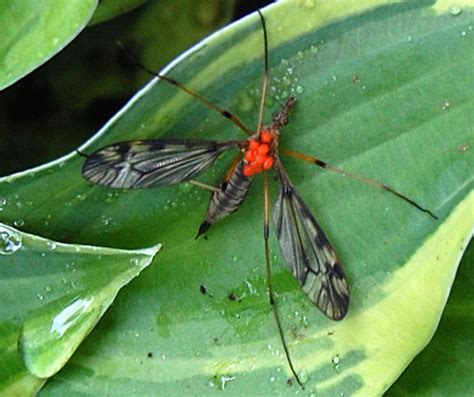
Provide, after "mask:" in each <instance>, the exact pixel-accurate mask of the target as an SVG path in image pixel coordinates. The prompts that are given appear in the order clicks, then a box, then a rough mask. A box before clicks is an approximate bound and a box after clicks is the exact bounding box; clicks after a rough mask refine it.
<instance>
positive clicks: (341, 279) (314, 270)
mask: <svg viewBox="0 0 474 397" xmlns="http://www.w3.org/2000/svg"><path fill="white" fill-rule="evenodd" d="M277 170H278V171H279V173H280V179H281V191H280V194H279V196H278V200H277V202H276V205H275V212H274V222H275V228H276V234H277V238H278V241H279V243H280V247H281V251H282V253H283V256H284V258H285V261H286V263H287V264H288V266H289V268H290V270H291V271H292V273H293V275H294V276H295V278H296V279H297V280H298V282H299V283H300V285H301V287H302V289H303V290H304V292H306V294H307V295H308V297H309V299H310V300H311V301H312V302H313V303H314V304H315V305H316V306H317V307H318V308H319V309H320V310H321V311H322V312H323V313H324V314H325V315H326V316H328V317H329V318H331V319H333V320H340V319H342V318H343V317H344V316H345V315H346V313H347V309H348V308H349V290H348V287H347V281H346V278H345V276H344V271H343V270H342V266H341V264H340V262H339V259H338V257H337V255H336V253H335V252H334V249H333V248H332V247H331V244H330V243H329V241H328V239H327V238H326V236H325V235H324V232H323V231H322V229H321V227H320V226H319V225H318V223H317V222H316V219H315V218H314V216H313V214H312V213H311V211H310V210H309V208H308V207H307V206H306V204H305V203H304V202H303V199H302V198H301V196H300V195H299V193H298V192H297V191H296V190H295V188H294V186H293V185H292V184H291V181H290V180H289V178H288V176H287V175H286V173H285V171H284V170H283V167H282V166H281V164H280V165H279V166H278V167H277Z"/></svg>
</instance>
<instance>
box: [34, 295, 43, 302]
mask: <svg viewBox="0 0 474 397" xmlns="http://www.w3.org/2000/svg"><path fill="white" fill-rule="evenodd" d="M36 298H37V299H38V300H40V301H42V300H43V299H44V296H43V295H41V294H36Z"/></svg>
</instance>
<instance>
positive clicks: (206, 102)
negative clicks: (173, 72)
mask: <svg viewBox="0 0 474 397" xmlns="http://www.w3.org/2000/svg"><path fill="white" fill-rule="evenodd" d="M117 44H118V45H119V47H120V48H121V49H122V50H123V52H124V53H125V54H126V55H127V57H128V59H130V61H131V62H132V63H133V64H134V65H136V66H138V67H139V68H140V69H142V70H143V71H145V72H146V73H148V74H150V75H152V76H155V77H158V78H159V79H161V80H164V81H166V82H168V83H170V84H172V85H174V86H175V87H177V88H179V89H180V90H182V91H184V92H186V93H187V94H189V95H191V96H193V97H194V98H196V99H197V100H198V101H200V102H201V103H202V104H204V105H205V106H207V107H208V108H209V109H212V110H214V111H216V112H218V113H220V114H221V115H222V116H223V117H225V118H226V119H229V120H230V121H232V122H233V123H234V124H235V125H236V126H237V127H239V128H240V129H241V130H242V131H243V132H245V133H246V134H247V135H252V133H253V132H252V131H251V130H249V129H248V128H247V127H246V126H245V125H244V123H242V122H241V121H240V120H239V119H238V118H237V117H236V116H234V115H233V114H232V113H230V112H229V111H228V110H225V109H222V108H220V107H219V106H217V105H215V104H214V103H212V102H211V101H210V100H209V99H207V98H205V97H203V96H202V95H199V94H198V93H197V92H194V91H193V90H190V89H189V88H187V87H186V86H184V85H183V84H181V83H180V82H178V81H176V80H175V79H173V78H171V77H168V76H164V75H162V74H159V73H156V72H154V71H153V70H151V69H148V68H147V67H146V66H145V65H143V64H141V63H140V62H139V61H138V60H137V59H136V58H135V57H134V56H133V55H132V54H131V53H130V52H129V51H128V50H127V49H126V48H125V46H124V45H123V44H122V43H121V42H118V43H117Z"/></svg>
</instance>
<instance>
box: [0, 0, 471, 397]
mask: <svg viewBox="0 0 474 397" xmlns="http://www.w3.org/2000/svg"><path fill="white" fill-rule="evenodd" d="M465 3H466V4H465V5H464V7H463V8H462V12H459V11H458V10H453V9H450V8H449V5H447V4H446V2H438V3H436V2H434V1H407V2H396V3H392V2H388V1H380V2H374V1H371V2H355V1H354V2H353V1H349V0H341V1H339V2H337V3H335V2H330V1H324V2H317V3H313V2H311V1H306V2H286V3H279V4H277V5H275V6H273V7H270V8H268V9H266V10H264V13H265V17H266V20H267V25H268V26H267V27H268V35H269V41H270V75H271V87H270V94H271V98H270V99H269V101H268V102H267V109H266V110H267V116H269V115H270V112H271V111H274V110H276V109H278V107H279V105H278V102H281V101H283V99H284V98H285V97H286V96H287V95H289V93H295V94H296V95H297V96H298V100H299V102H298V105H297V108H296V109H295V111H294V112H293V113H292V115H291V121H290V124H289V125H288V126H287V127H286V128H285V129H284V131H283V136H282V140H283V142H282V145H285V146H288V147H291V148H292V149H295V150H304V151H306V152H309V153H314V154H317V155H319V156H320V157H321V158H323V159H325V160H327V161H329V162H332V163H334V164H337V165H338V166H341V167H343V168H346V169H348V170H351V171H354V172H359V173H361V174H364V175H366V176H368V177H372V178H377V179H379V180H383V181H384V182H386V183H388V184H390V185H391V186H394V187H396V188H397V189H398V190H400V191H402V192H404V193H405V194H407V195H409V196H410V197H412V198H414V199H415V200H416V201H418V202H420V203H421V204H422V205H424V206H425V207H428V208H430V209H431V210H433V211H434V212H435V213H436V214H437V215H438V216H439V219H438V220H433V219H432V218H430V217H429V216H428V215H426V214H425V213H422V212H420V211H418V210H416V209H415V208H413V207H412V206H410V205H408V204H407V203H405V202H403V201H401V200H400V199H398V198H396V197H394V196H393V195H390V194H388V193H387V192H382V191H379V190H376V189H374V188H372V187H370V186H366V185H363V184H360V183H358V182H356V181H352V180H349V179H345V178H343V177H341V176H339V175H334V174H331V173H329V172H320V170H317V169H314V168H312V167H311V166H310V165H306V164H300V163H298V162H296V161H292V160H287V159H285V160H286V161H285V165H286V167H287V169H288V172H289V174H290V176H291V177H292V179H293V180H294V182H295V183H296V185H297V186H298V189H299V190H300V192H301V194H302V196H303V197H304V198H305V200H306V202H307V203H308V205H309V206H310V208H312V209H313V211H314V212H315V214H316V215H317V218H318V220H319V222H320V223H321V225H322V226H323V228H324V230H325V231H326V233H327V234H328V237H329V238H330V240H331V241H332V242H333V245H334V246H335V248H336V250H337V251H338V253H339V256H340V258H341V261H342V262H343V264H344V267H345V270H346V273H347V276H348V279H349V283H350V286H351V293H352V295H351V299H352V300H351V308H350V312H349V315H348V317H347V318H346V319H345V320H343V321H342V322H340V323H334V322H331V321H330V320H327V319H326V318H324V317H323V316H322V315H321V314H320V313H319V312H318V311H317V310H316V309H315V308H314V306H313V305H311V304H310V303H309V302H308V300H307V299H306V297H305V296H304V294H303V293H302V292H301V291H300V289H299V287H298V286H297V283H296V282H295V281H294V280H293V278H292V277H291V275H290V274H289V273H288V271H287V270H286V268H285V265H284V263H283V261H282V259H281V256H280V254H279V250H278V247H277V244H276V241H275V240H274V239H272V242H271V248H272V258H273V260H274V283H275V288H276V290H277V291H278V300H279V309H280V311H281V316H282V318H283V322H284V328H285V330H286V333H287V339H288V341H289V345H290V346H289V347H290V351H291V353H292V356H293V360H294V363H295V366H296V368H297V370H298V371H301V377H302V378H303V379H304V380H305V381H307V389H308V390H310V391H311V390H314V391H316V392H317V393H318V395H329V396H332V395H335V394H339V393H343V394H344V395H351V394H360V395H380V394H381V393H382V392H383V391H384V390H386V389H387V388H388V387H389V385H390V384H391V383H393V381H394V380H395V379H396V378H397V377H398V375H399V374H400V373H401V372H402V370H403V369H404V368H405V367H406V366H407V365H408V363H409V362H410V361H411V360H412V358H413V357H414V356H415V355H416V354H417V353H418V352H419V351H420V350H421V349H422V348H423V347H424V346H425V345H426V344H427V343H428V341H429V339H430V338H431V336H432V334H433V332H434V330H435V328H436V325H437V322H438V320H439V317H440V314H441V312H442V309H443V307H444V304H445V301H446V299H447V295H448V292H449V289H450V286H451V283H452V280H453V277H454V274H455V271H456V267H457V263H458V260H459V252H460V250H461V249H462V247H464V245H465V244H466V238H467V236H468V235H469V234H470V232H471V229H472V217H470V216H469V214H470V211H471V208H472V205H473V199H472V195H471V196H468V194H469V192H470V191H471V190H472V171H471V168H470V164H472V145H473V142H472V141H473V139H472V138H473V132H472V125H473V121H474V120H473V114H474V112H473V103H472V92H473V89H474V81H473V79H472V78H470V76H471V65H472V63H473V62H472V61H473V55H472V54H474V51H473V50H474V48H473V47H474V43H473V40H472V37H473V36H472V35H473V34H474V33H472V29H470V28H469V27H470V26H472V24H473V23H474V14H473V10H472V8H471V7H470V6H469V5H471V4H472V2H465ZM262 65H263V61H262V32H261V26H260V23H259V19H258V18H257V17H256V16H252V17H250V18H246V19H244V20H242V21H240V22H239V23H237V24H236V25H234V26H233V27H232V28H229V29H226V30H224V31H222V32H220V33H219V34H217V35H214V36H213V37H211V38H210V39H208V40H207V41H206V42H205V43H204V44H202V45H200V46H198V47H197V48H195V49H194V50H193V51H191V52H189V53H188V54H187V56H186V57H185V58H182V59H181V62H177V63H175V64H173V65H172V67H170V68H169V69H168V72H169V73H171V74H172V75H173V77H175V78H177V79H179V80H180V81H182V82H184V83H185V84H186V85H188V86H189V87H192V88H193V89H195V90H197V91H199V92H201V93H204V94H205V95H206V96H208V97H209V98H210V99H212V101H214V102H216V103H218V104H220V105H221V106H223V107H225V108H228V109H229V110H231V111H232V112H234V113H236V114H238V115H239V117H241V118H242V120H243V121H244V122H245V123H246V124H248V125H249V126H254V125H255V124H256V108H257V105H258V100H259V88H260V85H261V83H260V80H261V73H262ZM238 133H239V132H238V130H237V129H236V128H235V127H234V126H233V125H231V124H230V123H228V122H227V120H223V119H222V118H221V117H220V116H219V115H218V114H214V113H212V112H211V111H209V110H206V109H205V108H203V106H202V105H201V104H199V103H197V102H196V101H195V100H193V99H192V98H189V97H188V96H186V95H184V94H183V93H180V92H177V91H176V89H175V87H170V86H167V85H166V84H165V83H163V82H159V83H157V82H156V81H153V82H152V83H151V84H149V85H148V86H147V87H145V88H144V89H143V90H142V91H141V92H140V93H139V94H138V95H137V96H136V97H135V98H134V99H133V100H132V101H131V102H130V103H129V104H128V106H127V107H126V108H124V109H123V111H121V112H120V113H119V114H118V115H117V116H116V117H114V118H113V119H112V120H111V121H110V122H109V123H108V124H107V125H106V126H105V127H104V128H103V130H102V131H101V132H100V133H99V134H98V135H97V136H96V137H95V138H94V139H93V140H92V141H90V142H89V143H88V144H87V145H85V146H84V147H82V148H81V150H82V151H85V152H91V151H93V150H95V149H97V148H99V147H101V146H103V145H106V144H109V143H112V142H115V141H119V140H124V139H135V138H150V137H159V136H166V137H177V138H186V137H194V138H196V137H198V138H215V139H225V138H234V137H235V136H237V134H238ZM229 160H230V158H227V159H224V160H223V161H220V162H219V163H218V164H217V165H216V167H215V169H214V171H212V172H210V173H208V174H207V175H206V176H205V177H204V178H203V180H205V181H207V182H209V183H215V182H216V181H217V180H218V179H219V176H220V175H221V174H222V172H223V171H224V169H225V167H226V165H227V163H228V161H229ZM82 163H83V159H82V158H81V157H79V156H77V155H75V154H71V155H69V156H66V157H64V158H63V159H60V160H59V161H57V162H55V163H51V164H48V165H45V166H44V167H40V168H38V169H35V170H32V171H29V172H25V173H20V174H17V175H14V176H12V177H9V178H4V179H3V180H2V181H1V183H2V184H1V191H0V194H1V196H2V198H4V200H6V204H5V205H3V211H2V213H1V216H2V219H3V220H4V221H5V222H10V223H13V222H15V221H18V220H21V221H22V223H23V226H22V228H23V229H25V230H28V231H31V232H35V233H38V234H42V235H45V236H48V237H54V238H56V239H61V240H63V241H70V242H74V243H78V242H80V243H94V244H100V245H109V246H113V247H126V248H136V247H143V246H148V245H150V244H154V243H156V242H158V241H160V242H163V245H164V250H163V253H162V254H161V255H160V256H161V264H162V266H160V267H152V268H150V269H149V271H148V272H147V276H146V277H140V278H139V279H138V280H137V282H135V283H134V284H133V285H131V286H130V287H129V288H127V290H126V291H124V293H123V294H121V295H120V296H119V297H118V299H117V301H116V304H115V305H114V310H113V312H109V313H107V314H106V316H105V317H104V319H103V320H102V321H101V322H100V323H99V324H98V326H97V328H96V329H95V331H94V332H93V333H92V335H91V337H90V338H88V339H87V340H86V342H85V343H84V344H83V345H82V346H81V347H80V348H79V349H78V351H77V352H76V354H75V355H74V356H73V357H72V359H71V360H70V362H69V363H68V365H67V366H66V367H65V368H64V369H63V370H62V371H61V372H60V373H58V374H57V375H56V376H55V377H54V378H53V379H52V380H50V382H48V384H47V387H46V388H45V389H44V393H45V394H47V395H64V394H68V393H70V392H71V391H74V392H76V393H82V394H85V393H89V394H97V393H99V391H100V390H104V388H105V387H107V390H108V392H109V393H111V394H114V393H119V392H120V393H124V392H129V393H131V392H133V393H135V394H156V393H157V390H158V391H159V392H160V393H163V394H176V393H183V392H186V391H188V392H189V390H192V392H193V393H195V394H209V393H212V392H213V391H215V392H218V390H220V389H223V388H225V390H226V391H228V392H231V393H235V394H243V393H245V392H247V393H251V394H259V393H260V394H270V393H273V394H275V393H278V394H281V393H283V392H285V391H289V392H295V393H296V392H298V391H299V389H298V387H297V386H296V385H293V386H289V385H288V384H287V379H288V378H289V377H290V374H289V372H288V369H287V365H286V362H285V359H284V356H283V354H282V349H281V347H280V344H279V339H278V336H277V334H276V331H275V324H274V323H273V318H272V315H271V311H270V308H269V307H268V304H267V297H266V288H265V282H264V280H265V273H264V267H263V252H262V246H263V243H262V230H261V222H262V220H261V219H262V208H261V207H262V204H263V203H262V201H263V200H262V195H261V192H260V189H259V188H258V187H259V186H258V185H259V181H256V183H255V186H254V188H253V189H252V191H251V192H250V194H249V195H248V197H247V201H246V203H245V204H244V205H243V206H242V208H241V209H240V210H239V213H237V214H236V215H234V216H232V217H230V218H229V219H226V220H225V221H223V222H222V223H221V224H219V225H216V226H215V227H214V228H213V229H212V230H211V232H210V233H209V235H208V239H200V240H198V241H194V236H195V233H196V230H197V227H198V225H199V224H200V222H201V221H202V218H203V216H204V212H205V209H206V206H207V200H208V194H207V193H206V192H202V191H200V190H197V189H196V188H194V187H192V186H188V185H181V186H177V187H172V188H166V189H161V190H144V191H128V192H117V191H110V190H107V189H104V188H101V187H90V186H88V185H87V183H86V182H85V181H84V180H82V178H81V176H80V169H81V165H82ZM275 193H276V188H274V189H273V191H272V194H273V197H275ZM252 202H253V203H254V205H252ZM45 221H47V223H45ZM200 286H206V288H207V294H205V295H204V294H202V293H201V291H200V290H204V289H203V288H200ZM229 294H234V295H236V296H237V297H238V298H240V299H237V300H229V299H228V297H229ZM92 374H93V376H92Z"/></svg>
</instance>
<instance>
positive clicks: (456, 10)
mask: <svg viewBox="0 0 474 397" xmlns="http://www.w3.org/2000/svg"><path fill="white" fill-rule="evenodd" d="M461 12H462V8H461V7H459V6H457V5H453V6H451V7H449V13H450V14H451V15H452V16H453V17H455V16H456V15H459V14H460V13H461Z"/></svg>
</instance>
